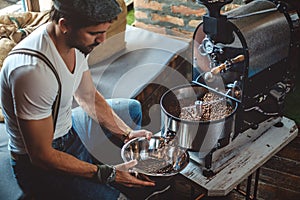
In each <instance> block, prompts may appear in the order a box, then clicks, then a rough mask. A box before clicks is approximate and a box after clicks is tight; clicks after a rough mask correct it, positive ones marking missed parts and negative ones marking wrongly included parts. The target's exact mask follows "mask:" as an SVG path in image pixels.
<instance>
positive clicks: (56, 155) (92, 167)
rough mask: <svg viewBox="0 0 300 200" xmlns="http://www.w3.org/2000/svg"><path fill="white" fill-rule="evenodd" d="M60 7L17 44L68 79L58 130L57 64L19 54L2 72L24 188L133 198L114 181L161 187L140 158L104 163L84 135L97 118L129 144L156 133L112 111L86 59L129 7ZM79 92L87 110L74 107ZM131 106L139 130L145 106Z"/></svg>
mask: <svg viewBox="0 0 300 200" xmlns="http://www.w3.org/2000/svg"><path fill="white" fill-rule="evenodd" d="M53 5H54V6H53V7H52V10H51V22H49V23H47V24H45V25H42V26H41V27H39V28H38V29H37V30H35V31H34V32H33V33H31V34H30V35H29V36H28V37H27V38H25V39H24V40H23V41H21V42H20V43H19V44H18V45H17V46H16V47H15V49H20V48H30V49H33V50H37V51H39V52H41V53H43V54H44V55H46V57H47V58H48V59H49V60H50V61H51V63H52V64H53V65H54V67H55V70H56V71H57V73H58V75H59V78H60V81H61V83H62V93H61V101H60V105H59V114H58V118H57V121H56V126H55V129H54V126H53V124H54V121H53V117H52V105H53V103H54V101H55V97H56V94H57V91H58V83H57V79H56V78H55V76H54V74H53V72H52V71H51V70H50V68H49V67H48V66H47V65H46V64H45V63H44V62H43V61H42V60H41V59H39V58H37V57H34V56H30V55H23V54H14V55H10V56H8V58H7V59H6V60H5V63H4V66H3V68H2V71H1V101H2V107H3V112H4V116H5V123H6V129H7V132H8V135H9V137H10V141H9V148H10V151H11V155H12V160H11V161H12V167H13V170H14V174H15V176H16V178H17V181H18V183H19V185H20V187H21V188H22V190H23V191H24V193H25V194H28V195H31V194H32V195H33V198H34V199H122V198H121V197H124V198H125V196H124V195H123V194H122V193H121V192H120V191H119V190H117V189H116V188H115V187H112V185H111V184H110V183H112V184H114V185H118V184H119V185H121V187H123V186H129V187H141V186H154V185H155V184H154V183H153V182H152V181H150V180H149V181H147V180H148V179H143V180H141V179H138V178H136V177H135V176H132V175H131V174H130V173H129V169H130V168H132V167H133V166H134V165H135V164H136V161H132V162H128V163H122V164H118V165H115V166H109V165H105V164H101V163H100V162H99V161H97V160H96V159H95V158H94V157H93V156H91V155H90V154H89V152H88V151H87V149H86V148H85V146H84V145H83V144H82V141H81V140H80V139H79V137H78V135H80V134H81V133H80V131H82V130H83V129H84V131H86V130H89V131H91V132H92V131H93V130H92V129H91V126H94V125H92V124H95V123H99V124H101V127H104V128H105V132H106V133H107V132H108V133H110V134H114V135H115V138H119V140H122V141H125V142H126V141H127V140H129V139H131V138H134V137H144V136H145V137H147V138H150V137H151V135H152V133H151V132H149V131H146V130H132V129H131V128H130V127H129V126H128V125H127V124H125V123H124V121H123V120H122V119H121V118H120V117H119V116H118V115H117V114H116V113H115V112H114V111H113V110H112V108H111V107H110V105H109V104H108V103H107V102H106V100H105V99H104V98H103V96H102V95H101V94H100V93H99V92H98V91H97V90H96V88H95V86H94V84H93V82H92V79H91V75H90V72H89V70H88V66H87V61H86V59H85V56H86V55H87V54H89V53H90V52H91V51H92V50H93V48H94V47H95V46H97V45H99V44H101V42H103V41H104V40H105V34H106V31H107V30H108V28H109V27H110V25H111V22H112V21H113V20H114V19H116V17H117V15H118V14H119V13H120V11H121V10H120V7H119V5H118V4H117V3H116V2H115V0H54V1H53ZM73 96H74V97H75V100H76V101H77V103H78V104H79V105H80V108H76V110H73V111H72V100H73ZM118 101H119V103H118V105H119V106H120V105H123V103H124V102H123V101H122V100H118ZM112 104H113V103H112ZM125 104H126V105H129V107H130V110H129V115H130V117H131V118H132V120H133V122H135V123H137V124H135V123H132V125H131V126H132V128H134V126H136V127H138V126H139V124H138V123H140V120H141V115H140V105H139V103H138V102H137V101H135V100H127V101H126V102H125ZM83 110H84V111H83ZM87 116H89V117H87ZM91 122H92V124H91ZM81 123H82V124H81ZM84 134H85V133H84ZM90 134H97V133H93V132H92V133H90ZM107 135H109V134H107ZM107 154H109V149H107Z"/></svg>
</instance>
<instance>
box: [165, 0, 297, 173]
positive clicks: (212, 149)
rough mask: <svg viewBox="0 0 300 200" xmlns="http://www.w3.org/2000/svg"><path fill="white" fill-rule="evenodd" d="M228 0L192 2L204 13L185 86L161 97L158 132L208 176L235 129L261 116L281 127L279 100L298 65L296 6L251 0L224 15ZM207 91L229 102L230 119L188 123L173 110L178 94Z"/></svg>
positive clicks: (256, 122)
mask: <svg viewBox="0 0 300 200" xmlns="http://www.w3.org/2000/svg"><path fill="white" fill-rule="evenodd" d="M231 2H232V0H197V3H199V4H201V5H204V6H205V7H206V8H207V14H206V15H204V16H203V22H202V23H200V24H199V26H198V27H197V28H196V30H195V32H194V38H193V39H194V40H193V44H192V45H193V68H194V69H193V71H194V72H193V81H192V84H191V85H189V86H180V87H177V88H174V89H171V90H170V91H168V92H166V93H165V94H164V95H163V96H162V98H161V108H162V125H161V126H162V127H161V134H162V135H163V136H164V137H165V138H177V142H178V144H179V145H180V146H182V147H185V148H187V149H189V150H190V152H192V153H191V155H193V154H194V155H196V156H194V157H196V158H195V159H196V160H197V161H198V162H199V163H200V165H201V166H202V168H203V175H204V176H207V177H209V176H212V175H213V174H214V173H216V171H217V170H218V169H219V168H220V165H222V163H224V162H225V161H226V159H225V160H224V158H222V159H221V160H223V161H216V160H220V159H217V158H214V156H215V155H222V149H223V148H224V147H225V146H226V147H228V146H230V145H231V143H232V141H234V140H235V138H237V137H238V136H239V135H240V134H243V133H244V132H245V131H247V130H249V129H254V130H255V129H258V128H259V127H260V126H261V125H262V124H263V123H265V122H266V121H267V122H268V123H267V124H268V125H267V126H266V125H265V124H264V126H265V128H264V129H263V131H266V130H267V129H268V128H270V127H271V126H282V123H281V118H282V117H283V111H284V104H285V99H286V96H287V95H288V93H289V92H292V91H293V90H294V88H295V79H296V71H297V68H299V67H300V47H299V46H300V19H299V18H300V17H299V9H300V8H299V7H296V6H295V5H290V3H289V2H288V1H287V0H286V1H277V0H253V1H248V2H247V3H246V4H245V5H241V6H240V7H238V8H236V9H233V10H232V11H229V12H223V8H224V6H225V5H226V4H229V3H231ZM208 91H209V92H213V93H216V94H218V95H220V96H222V97H224V98H225V99H226V102H229V103H230V104H231V105H232V107H233V111H232V113H231V114H230V115H229V116H227V117H224V119H223V120H216V121H210V122H194V121H188V120H182V119H180V118H179V116H178V113H174V112H173V110H174V109H173V108H174V105H175V106H178V105H176V102H177V104H178V102H179V100H178V99H180V98H185V97H187V96H189V97H190V95H191V94H192V96H196V97H195V101H197V98H198V97H199V95H202V94H203V93H206V92H208ZM174 99H176V100H177V101H175V103H174ZM208 144H209V145H208ZM227 150H228V148H227ZM216 152H218V153H217V154H215V153H216ZM220 152H221V153H220ZM214 154H215V155H214ZM191 157H193V156H191ZM228 159H230V158H229V157H228ZM215 162H218V163H215ZM217 168H218V169H217Z"/></svg>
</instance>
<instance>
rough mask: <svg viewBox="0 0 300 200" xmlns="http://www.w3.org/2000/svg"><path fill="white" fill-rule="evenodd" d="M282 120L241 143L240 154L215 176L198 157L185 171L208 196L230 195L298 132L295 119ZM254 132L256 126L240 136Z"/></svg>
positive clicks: (242, 138)
mask: <svg viewBox="0 0 300 200" xmlns="http://www.w3.org/2000/svg"><path fill="white" fill-rule="evenodd" d="M282 123H283V124H284V126H283V127H274V126H272V127H271V128H270V129H269V130H267V131H266V132H263V133H262V134H261V135H260V136H259V137H256V138H255V139H254V140H251V141H249V142H248V143H246V144H245V145H244V146H243V147H240V148H239V149H238V153H236V156H234V157H232V158H231V159H230V160H228V162H227V163H224V165H225V166H226V167H224V168H223V169H222V170H221V171H219V172H218V173H217V174H216V175H215V176H213V177H211V178H206V177H204V176H203V175H202V170H201V168H200V167H199V164H198V163H196V162H194V161H191V162H190V163H189V165H188V166H187V167H186V168H185V169H184V170H183V171H182V172H181V174H182V175H184V176H185V177H187V178H188V179H190V180H191V181H193V182H195V183H197V184H198V185H199V186H201V187H202V188H204V189H205V190H206V191H207V195H208V196H226V195H227V194H228V193H229V192H230V191H232V190H233V189H234V188H235V187H236V186H237V185H238V184H239V183H241V182H242V181H243V180H244V179H245V178H247V177H248V176H249V175H251V174H252V173H253V172H255V171H256V170H257V169H258V168H259V167H261V166H262V165H263V164H264V163H265V162H266V161H268V160H269V159H270V158H271V157H272V156H274V155H275V154H276V153H277V152H278V151H280V150H281V149H282V148H283V147H284V146H286V145H287V144H288V143H289V142H290V141H292V140H293V139H294V138H295V137H296V136H297V134H298V129H297V126H296V125H295V122H294V121H292V120H290V119H288V118H285V117H284V118H283V119H282ZM252 134H255V131H254V130H247V131H246V132H244V133H243V134H241V135H240V136H238V137H237V138H236V139H239V138H240V140H245V139H246V137H248V138H251V137H249V136H251V135H252ZM236 139H235V140H236Z"/></svg>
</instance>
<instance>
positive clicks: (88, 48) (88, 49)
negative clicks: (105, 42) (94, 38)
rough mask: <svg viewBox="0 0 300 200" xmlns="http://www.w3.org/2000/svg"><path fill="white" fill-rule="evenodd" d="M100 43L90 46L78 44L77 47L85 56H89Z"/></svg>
mask: <svg viewBox="0 0 300 200" xmlns="http://www.w3.org/2000/svg"><path fill="white" fill-rule="evenodd" d="M99 44H100V43H94V44H92V45H89V46H76V47H75V48H76V49H78V50H79V51H80V52H81V53H83V54H84V55H85V56H87V55H88V54H89V53H91V51H92V50H93V49H94V48H95V47H96V46H98V45H99Z"/></svg>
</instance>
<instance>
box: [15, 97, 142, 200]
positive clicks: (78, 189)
mask: <svg viewBox="0 0 300 200" xmlns="http://www.w3.org/2000/svg"><path fill="white" fill-rule="evenodd" d="M108 102H109V104H111V106H112V107H113V109H115V111H116V113H117V114H119V116H120V117H121V118H122V119H123V120H124V121H126V120H128V122H129V125H131V127H132V128H139V127H140V124H141V106H140V104H139V103H138V102H137V101H135V100H127V99H116V100H108ZM72 121H73V127H72V129H71V130H70V131H69V132H68V134H66V135H65V136H63V137H60V138H57V139H55V140H54V141H53V143H52V146H53V147H54V148H55V149H57V150H59V151H63V152H66V153H68V154H71V155H73V156H75V157H77V158H78V159H80V160H84V161H86V162H90V163H99V162H102V163H104V162H103V161H99V159H98V158H97V159H96V158H95V156H94V155H92V154H93V153H91V152H90V151H89V150H88V149H87V148H86V146H85V145H84V144H83V143H82V140H81V138H83V139H84V141H85V142H86V140H87V139H88V138H85V136H90V137H92V135H93V134H92V133H98V132H97V131H100V132H105V133H104V135H101V136H105V137H107V136H108V137H111V133H109V132H108V131H107V130H102V128H101V126H99V124H98V123H97V122H95V121H94V120H92V119H91V118H89V117H88V116H87V115H86V113H85V112H83V110H82V109H81V108H75V109H74V110H73V114H72ZM80 131H82V132H80ZM96 137H97V138H98V139H101V138H100V136H99V135H98V136H96ZM92 139H93V138H92ZM104 141H105V140H104ZM94 142H95V143H97V141H94ZM100 142H101V141H100ZM90 144H92V143H87V145H90ZM93 145H94V146H92V147H88V148H90V149H91V150H93V148H95V147H97V144H93ZM118 148H120V147H118ZM94 151H95V150H94ZM97 151H98V150H97ZM109 152H110V150H109V149H106V154H109ZM119 154H120V151H119ZM20 158H21V159H18V160H11V162H12V167H13V170H14V173H15V176H16V178H17V181H18V183H19V185H20V187H21V189H22V190H23V191H24V193H25V194H26V193H29V194H30V193H32V194H33V196H34V199H37V200H39V199H41V200H47V199H49V200H50V199H51V200H54V199H55V200H59V199H64V200H67V199H72V200H88V199H101V200H102V199H108V200H111V199H127V198H126V197H125V196H124V195H123V194H122V193H121V192H120V191H119V190H117V189H116V188H114V187H112V186H111V185H108V184H100V183H99V182H97V180H94V179H86V178H82V177H78V176H72V175H67V174H62V173H59V172H54V171H46V170H43V169H41V168H38V167H36V166H33V165H32V164H31V162H30V160H29V158H28V156H27V155H25V156H22V157H20Z"/></svg>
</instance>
